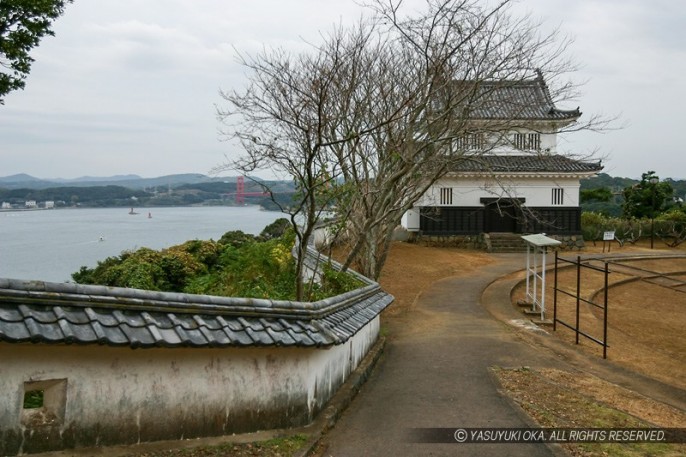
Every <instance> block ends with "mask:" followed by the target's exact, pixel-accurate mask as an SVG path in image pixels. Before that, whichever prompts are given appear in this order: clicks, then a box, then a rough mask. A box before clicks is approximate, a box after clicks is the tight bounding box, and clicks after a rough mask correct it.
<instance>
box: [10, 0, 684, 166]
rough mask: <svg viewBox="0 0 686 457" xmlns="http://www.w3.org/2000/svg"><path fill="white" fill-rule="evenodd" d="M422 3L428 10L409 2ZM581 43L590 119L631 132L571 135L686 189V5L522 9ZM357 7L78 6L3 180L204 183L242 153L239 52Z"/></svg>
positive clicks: (40, 82)
mask: <svg viewBox="0 0 686 457" xmlns="http://www.w3.org/2000/svg"><path fill="white" fill-rule="evenodd" d="M408 1H409V2H410V3H412V4H416V5H418V7H419V5H421V4H422V1H421V0H408ZM515 9H516V11H518V12H519V13H521V14H527V13H531V14H532V15H533V16H534V17H536V18H540V19H542V20H544V24H545V27H551V28H552V27H555V26H559V27H560V28H561V30H562V31H563V32H564V33H566V34H569V35H572V36H573V37H574V39H575V42H574V44H573V45H572V47H571V48H570V53H569V56H570V57H571V58H573V59H574V60H575V61H576V62H577V63H578V64H580V66H581V69H580V70H579V71H578V72H577V73H575V74H574V75H573V76H572V77H573V79H574V80H575V81H577V82H582V81H586V84H585V85H584V86H583V87H582V93H581V97H580V98H579V100H577V101H574V103H573V106H561V107H562V108H574V107H576V106H577V105H580V107H581V111H582V112H583V113H584V116H588V115H590V114H601V115H606V116H614V115H619V116H620V118H621V119H620V121H619V122H617V123H616V125H617V126H619V125H624V128H622V129H621V130H617V131H610V132H607V133H604V134H592V133H580V134H575V135H573V136H568V137H567V138H566V140H565V141H563V142H561V145H560V146H561V148H562V149H563V150H566V151H568V152H574V153H581V154H585V153H589V152H591V151H595V150H598V154H599V155H602V156H604V157H606V159H605V160H604V164H605V171H606V172H607V173H609V174H611V175H615V176H627V177H640V175H641V173H642V172H644V171H647V170H656V171H657V173H658V175H660V176H661V177H663V178H665V177H673V178H686V151H684V150H683V148H682V145H681V141H683V140H682V138H683V137H684V135H683V129H684V128H686V115H685V114H684V113H686V109H684V105H685V104H686V89H685V88H686V84H685V83H684V82H683V80H684V77H685V75H686V32H685V31H684V24H686V2H684V1H682V0H651V1H647V0H575V1H569V0H520V1H519V2H518V4H517V5H516V7H515ZM361 12H362V8H361V7H359V6H358V5H357V4H356V3H355V2H354V1H353V0H250V1H226V0H75V1H74V3H73V4H71V5H69V6H68V7H67V9H66V12H65V14H64V15H63V16H62V17H61V18H59V19H58V20H57V22H56V23H55V25H54V31H55V33H56V36H55V37H47V38H45V39H44V40H43V42H42V43H41V44H40V46H39V47H38V48H36V49H35V50H34V51H33V53H32V55H33V57H35V59H36V62H35V63H34V64H33V67H32V71H31V75H30V76H29V78H28V79H27V81H26V83H27V86H26V89H25V90H23V91H17V92H13V93H10V94H9V95H8V96H7V97H6V98H5V105H4V106H0V176H7V175H11V174H15V173H28V174H30V175H33V176H36V177H39V178H54V177H61V178H75V177H80V176H85V175H89V176H111V175H115V174H138V175H141V176H144V177H153V176H161V175H166V174H172V173H203V174H207V173H208V172H209V171H210V169H211V168H212V167H214V166H216V165H218V164H220V163H222V162H223V161H224V156H225V154H228V155H231V154H235V153H236V151H235V149H232V147H231V146H230V145H228V144H227V143H224V142H221V141H219V136H218V133H217V130H218V128H219V125H218V122H217V120H216V117H215V105H216V104H221V102H222V100H221V99H220V97H219V95H218V91H219V89H220V88H221V89H230V88H234V87H240V86H241V85H243V84H244V83H245V73H244V70H243V68H241V67H240V66H239V65H238V64H237V63H236V59H235V51H234V48H235V49H238V50H240V51H241V52H245V53H253V52H257V51H259V50H260V49H262V47H263V46H282V47H284V48H287V49H294V50H296V49H301V48H302V47H303V44H302V40H303V39H305V40H309V41H313V42H316V41H317V39H318V32H319V31H321V30H329V29H330V28H331V27H332V25H334V24H335V23H340V22H342V23H344V24H345V23H350V22H352V21H354V20H355V19H357V18H359V16H360V14H361Z"/></svg>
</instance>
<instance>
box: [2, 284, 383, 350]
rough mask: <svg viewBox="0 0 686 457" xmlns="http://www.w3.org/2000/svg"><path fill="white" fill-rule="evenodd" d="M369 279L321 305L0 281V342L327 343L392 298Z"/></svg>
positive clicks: (334, 341)
mask: <svg viewBox="0 0 686 457" xmlns="http://www.w3.org/2000/svg"><path fill="white" fill-rule="evenodd" d="M365 279H366V278H365ZM366 283H367V285H366V286H365V287H362V288H360V289H357V290H354V291H351V292H348V293H346V294H343V295H339V296H337V297H331V298H328V299H325V300H321V301H318V302H289V301H276V300H261V299H246V298H230V297H215V296H206V295H191V294H180V293H169V292H151V291H144V290H137V289H125V288H116V287H105V286H92V285H78V284H69V283H49V282H42V281H20V280H12V279H0V341H6V342H11V343H24V342H32V343H67V344H72V343H76V344H101V345H109V346H129V347H178V346H190V347H229V346H306V347H326V346H332V345H336V344H341V343H344V342H345V341H346V340H348V339H349V338H350V337H352V336H353V335H355V333H357V332H358V331H359V330H360V329H361V328H362V327H363V326H364V325H366V324H367V323H369V322H370V321H371V320H372V319H373V318H374V317H376V316H377V315H378V314H379V313H380V312H381V311H382V310H383V309H384V308H385V307H386V306H388V305H389V304H390V303H391V302H392V301H393V297H392V296H391V295H389V294H387V293H385V292H383V291H382V290H381V289H380V288H379V285H378V284H376V283H374V282H372V281H370V280H366Z"/></svg>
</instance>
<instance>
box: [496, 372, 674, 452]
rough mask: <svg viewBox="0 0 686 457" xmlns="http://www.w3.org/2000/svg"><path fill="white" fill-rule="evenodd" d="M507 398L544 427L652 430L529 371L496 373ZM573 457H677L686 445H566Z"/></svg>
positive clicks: (651, 425)
mask: <svg viewBox="0 0 686 457" xmlns="http://www.w3.org/2000/svg"><path fill="white" fill-rule="evenodd" d="M494 373H495V374H496V376H497V377H498V379H499V380H500V383H501V384H502V386H503V388H504V389H505V390H506V391H507V394H508V395H509V396H510V397H511V398H512V399H513V400H514V401H515V402H516V403H517V404H519V405H520V406H521V407H522V409H524V411H526V413H527V414H528V415H529V416H531V418H532V419H533V420H534V421H535V422H536V423H538V424H539V425H540V426H541V427H570V428H642V427H653V426H654V424H651V423H649V422H647V421H645V420H642V419H640V418H638V417H636V416H633V415H631V414H627V413H626V412H624V411H621V410H619V409H616V408H614V407H612V406H609V405H607V404H604V403H602V402H599V401H597V400H595V399H594V398H592V397H590V396H588V395H586V394H585V393H584V391H583V389H581V388H579V386H575V387H574V388H570V386H565V385H561V384H559V383H557V382H555V381H553V380H551V379H550V378H548V377H547V376H545V375H543V374H541V373H540V372H537V371H535V370H532V369H529V368H518V369H502V368H496V369H494ZM562 446H563V447H564V448H565V449H566V450H567V451H568V452H569V453H570V454H571V455H573V456H580V457H581V456H583V457H596V456H599V457H600V456H609V455H611V456H621V457H645V456H655V457H672V456H674V457H676V456H682V455H685V453H686V445H683V444H664V443H626V444H625V443H565V444H562Z"/></svg>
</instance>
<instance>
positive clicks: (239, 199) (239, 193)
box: [236, 176, 245, 205]
mask: <svg viewBox="0 0 686 457" xmlns="http://www.w3.org/2000/svg"><path fill="white" fill-rule="evenodd" d="M244 203H245V177H243V176H239V177H238V178H236V204H237V205H242V204H244Z"/></svg>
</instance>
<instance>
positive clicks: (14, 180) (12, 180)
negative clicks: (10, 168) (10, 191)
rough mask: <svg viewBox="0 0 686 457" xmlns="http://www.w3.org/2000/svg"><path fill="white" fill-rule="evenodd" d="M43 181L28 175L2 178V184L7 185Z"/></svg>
mask: <svg viewBox="0 0 686 457" xmlns="http://www.w3.org/2000/svg"><path fill="white" fill-rule="evenodd" d="M40 181H42V179H38V178H34V177H33V176H31V175H27V174H26V173H19V174H16V175H11V176H5V177H3V178H0V184H5V183H9V184H12V183H17V182H40Z"/></svg>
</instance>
